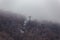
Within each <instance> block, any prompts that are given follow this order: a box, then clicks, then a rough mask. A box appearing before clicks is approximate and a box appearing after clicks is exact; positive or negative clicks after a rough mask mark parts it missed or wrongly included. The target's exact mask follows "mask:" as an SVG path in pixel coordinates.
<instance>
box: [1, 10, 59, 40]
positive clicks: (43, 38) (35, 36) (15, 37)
mask: <svg viewBox="0 0 60 40" xmlns="http://www.w3.org/2000/svg"><path fill="white" fill-rule="evenodd" d="M8 13H10V14H8ZM25 20H26V17H25V16H23V15H17V14H12V13H11V12H5V11H0V36H1V34H2V33H4V32H5V33H7V34H9V36H10V37H11V38H12V39H10V40H60V24H57V23H53V22H47V21H46V22H40V21H37V20H28V21H27V22H26V23H24V22H25ZM24 24H25V25H24ZM1 32H2V33H1ZM6 36H7V35H6ZM2 38H6V37H4V36H2ZM6 40H9V39H7V38H6Z"/></svg>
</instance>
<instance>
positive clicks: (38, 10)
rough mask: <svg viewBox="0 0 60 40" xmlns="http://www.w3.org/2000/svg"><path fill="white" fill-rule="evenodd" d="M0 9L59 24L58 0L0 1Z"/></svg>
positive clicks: (59, 4) (59, 7) (59, 8)
mask: <svg viewBox="0 0 60 40" xmlns="http://www.w3.org/2000/svg"><path fill="white" fill-rule="evenodd" d="M0 9H4V10H10V11H13V12H17V13H21V14H24V15H25V16H27V17H28V16H32V19H38V20H52V21H58V22H60V0H0Z"/></svg>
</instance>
